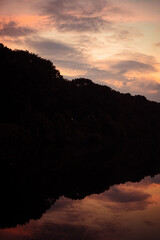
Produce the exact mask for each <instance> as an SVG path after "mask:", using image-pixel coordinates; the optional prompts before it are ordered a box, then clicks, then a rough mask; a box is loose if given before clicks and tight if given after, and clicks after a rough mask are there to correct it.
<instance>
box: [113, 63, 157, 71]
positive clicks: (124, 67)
mask: <svg viewBox="0 0 160 240" xmlns="http://www.w3.org/2000/svg"><path fill="white" fill-rule="evenodd" d="M111 68H112V69H114V70H118V72H119V74H125V73H127V72H129V71H136V72H155V71H156V68H155V67H154V66H153V65H149V64H146V63H142V62H138V61H134V60H123V61H120V62H118V63H116V64H114V65H112V66H111Z"/></svg>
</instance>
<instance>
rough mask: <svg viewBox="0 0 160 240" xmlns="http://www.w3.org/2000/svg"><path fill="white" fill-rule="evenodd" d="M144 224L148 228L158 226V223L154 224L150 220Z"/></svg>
mask: <svg viewBox="0 0 160 240" xmlns="http://www.w3.org/2000/svg"><path fill="white" fill-rule="evenodd" d="M144 223H145V224H146V225H147V226H150V227H153V226H156V225H157V222H152V221H150V220H145V221H144Z"/></svg>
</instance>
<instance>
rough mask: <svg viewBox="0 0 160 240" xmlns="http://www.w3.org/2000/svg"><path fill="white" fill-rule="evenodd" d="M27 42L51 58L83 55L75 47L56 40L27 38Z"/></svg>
mask: <svg viewBox="0 0 160 240" xmlns="http://www.w3.org/2000/svg"><path fill="white" fill-rule="evenodd" d="M26 44H27V45H28V46H29V47H31V48H33V49H34V51H36V52H38V54H42V55H43V56H46V57H47V56H48V57H49V58H50V59H51V60H52V59H53V60H54V59H57V58H60V59H65V58H66V59H70V58H72V59H76V58H78V57H80V56H81V53H80V52H78V51H77V50H76V49H74V48H73V47H71V46H69V45H67V44H65V43H63V42H58V41H55V40H48V39H43V38H37V39H27V40H26Z"/></svg>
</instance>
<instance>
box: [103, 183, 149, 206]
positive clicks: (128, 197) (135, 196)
mask: <svg viewBox="0 0 160 240" xmlns="http://www.w3.org/2000/svg"><path fill="white" fill-rule="evenodd" d="M150 196H151V195H150V194H148V193H144V192H141V191H138V190H126V189H123V188H122V189H121V188H120V187H117V186H114V187H112V188H110V190H109V191H107V192H106V194H105V197H107V198H108V199H109V200H111V201H113V202H119V203H133V202H144V201H146V200H147V199H148V198H149V197H150Z"/></svg>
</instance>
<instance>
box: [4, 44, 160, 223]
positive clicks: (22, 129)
mask: <svg viewBox="0 0 160 240" xmlns="http://www.w3.org/2000/svg"><path fill="white" fill-rule="evenodd" d="M0 72H1V79H0V110H1V114H0V164H1V168H0V171H1V174H0V182H1V205H0V206H1V208H2V209H1V217H0V227H2V228H5V227H12V226H16V225H17V224H24V223H25V222H26V221H29V219H32V218H34V219H36V218H40V216H41V215H42V213H43V212H44V211H45V210H46V209H47V208H48V207H50V205H51V203H52V202H54V201H55V200H56V199H57V198H59V197H60V196H62V195H65V196H67V197H70V198H73V199H78V198H79V199H81V198H83V197H85V196H86V195H89V194H91V193H98V192H102V191H104V190H105V189H108V188H109V186H111V185H113V184H115V183H120V182H125V181H128V180H130V181H138V180H140V179H141V178H142V177H144V176H145V175H154V174H156V173H158V172H159V170H160V161H159V155H160V135H159V132H160V104H159V103H156V102H151V101H148V100H147V99H146V98H145V97H143V96H131V95H130V94H121V93H119V92H117V91H114V90H112V89H111V88H109V87H107V86H101V85H99V84H95V83H93V82H92V81H91V80H89V79H84V78H79V79H74V80H72V81H68V80H66V79H64V78H63V76H61V75H60V72H59V71H58V70H57V69H56V68H55V66H54V65H53V64H52V62H51V61H49V60H45V59H42V58H40V57H38V56H37V55H35V54H33V53H29V52H28V51H20V50H15V51H12V50H11V49H8V48H7V47H4V45H3V44H0ZM26 206H27V207H26ZM6 209H7V210H6ZM6 212H8V214H6Z"/></svg>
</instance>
